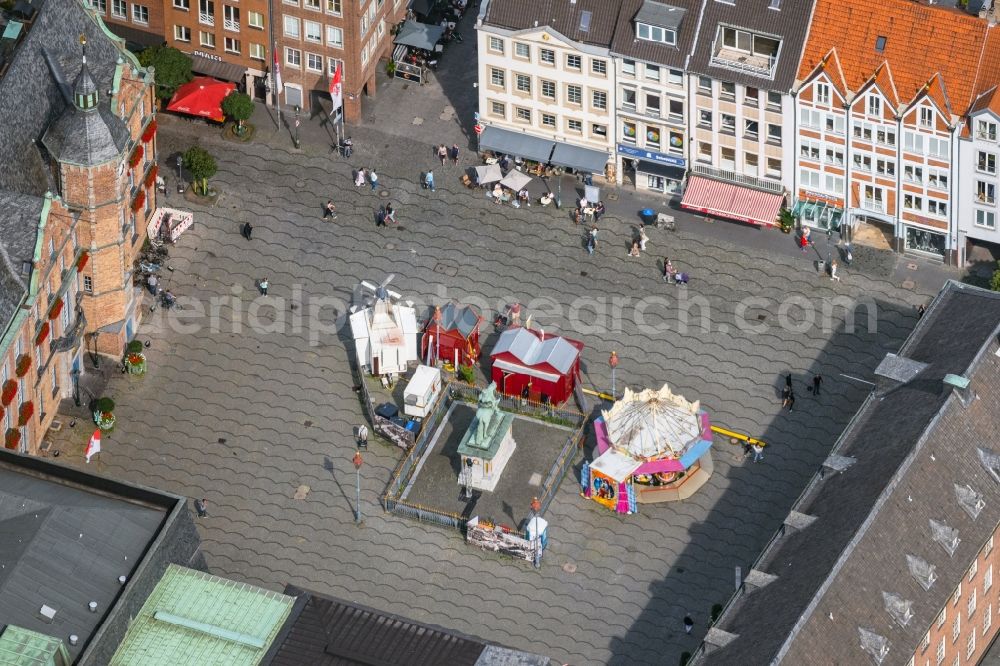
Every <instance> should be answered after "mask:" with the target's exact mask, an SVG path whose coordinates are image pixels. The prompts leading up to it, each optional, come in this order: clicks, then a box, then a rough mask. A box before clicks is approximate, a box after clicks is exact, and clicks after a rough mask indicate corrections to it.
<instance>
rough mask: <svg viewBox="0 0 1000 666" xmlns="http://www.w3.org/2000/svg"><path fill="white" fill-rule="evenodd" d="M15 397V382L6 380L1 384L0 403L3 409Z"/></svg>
mask: <svg viewBox="0 0 1000 666" xmlns="http://www.w3.org/2000/svg"><path fill="white" fill-rule="evenodd" d="M15 395H17V382H15V381H14V380H13V379H8V380H7V381H5V382H4V383H3V395H2V400H0V402H2V403H3V406H4V407H6V406H7V405H9V404H10V403H11V401H12V400H13V399H14V396H15Z"/></svg>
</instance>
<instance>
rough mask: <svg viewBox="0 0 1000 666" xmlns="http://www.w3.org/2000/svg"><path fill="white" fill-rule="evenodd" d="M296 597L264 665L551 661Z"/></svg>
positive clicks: (484, 665)
mask: <svg viewBox="0 0 1000 666" xmlns="http://www.w3.org/2000/svg"><path fill="white" fill-rule="evenodd" d="M285 594H288V595H291V596H295V597H298V598H297V600H296V603H295V609H294V610H293V611H292V614H291V616H289V618H288V621H287V622H286V624H285V627H284V628H283V630H282V633H281V635H279V637H278V639H277V640H276V641H275V643H274V646H273V647H272V648H271V650H270V652H269V653H268V655H267V656H266V657H265V658H264V660H263V661H262V662H261V666H302V665H303V664H309V666H358V665H362V664H364V665H379V666H381V665H385V666H389V665H391V666H440V665H443V664H447V665H448V666H546V665H547V664H549V659H548V658H546V657H541V656H539V655H533V654H528V653H525V652H519V651H516V650H509V649H507V648H502V647H499V646H496V645H490V644H488V643H486V642H485V641H481V640H479V639H478V638H472V637H471V636H464V635H462V634H459V633H456V632H453V631H450V630H448V629H443V628H441V627H436V626H433V625H428V624H422V623H420V622H415V621H413V620H408V619H406V618H403V617H399V616H397V615H392V614H389V613H382V612H380V611H377V610H374V609H372V608H367V607H365V606H360V605H358V604H355V603H352V602H349V601H343V600H340V599H336V598H334V597H328V596H324V595H322V594H318V593H316V592H309V591H306V590H303V589H301V588H298V587H295V586H294V585H288V586H286V587H285Z"/></svg>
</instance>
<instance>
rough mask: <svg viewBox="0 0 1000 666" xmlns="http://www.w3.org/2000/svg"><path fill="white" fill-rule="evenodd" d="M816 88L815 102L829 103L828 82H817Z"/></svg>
mask: <svg viewBox="0 0 1000 666" xmlns="http://www.w3.org/2000/svg"><path fill="white" fill-rule="evenodd" d="M815 89H816V103H817V104H829V103H830V84H829V83H817V84H816V86H815Z"/></svg>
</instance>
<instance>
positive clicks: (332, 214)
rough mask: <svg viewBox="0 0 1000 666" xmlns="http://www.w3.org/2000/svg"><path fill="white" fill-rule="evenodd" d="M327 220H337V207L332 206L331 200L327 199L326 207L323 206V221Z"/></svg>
mask: <svg viewBox="0 0 1000 666" xmlns="http://www.w3.org/2000/svg"><path fill="white" fill-rule="evenodd" d="M327 218H332V219H334V220H336V219H337V207H336V206H334V205H333V199H327V202H326V205H325V206H323V219H324V220H325V219H327Z"/></svg>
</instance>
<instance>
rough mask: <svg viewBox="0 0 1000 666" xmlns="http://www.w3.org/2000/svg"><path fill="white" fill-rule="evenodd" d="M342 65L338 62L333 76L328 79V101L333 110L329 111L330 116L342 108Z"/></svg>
mask: <svg viewBox="0 0 1000 666" xmlns="http://www.w3.org/2000/svg"><path fill="white" fill-rule="evenodd" d="M341 67H342V65H341V64H340V63H339V62H338V63H337V69H336V70H334V72H333V76H331V77H330V99H331V100H333V108H331V109H330V115H331V116H333V115H336V114H337V110H338V109H340V108H341V107H342V106H344V86H343V82H342V79H343V71H342V70H341Z"/></svg>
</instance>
